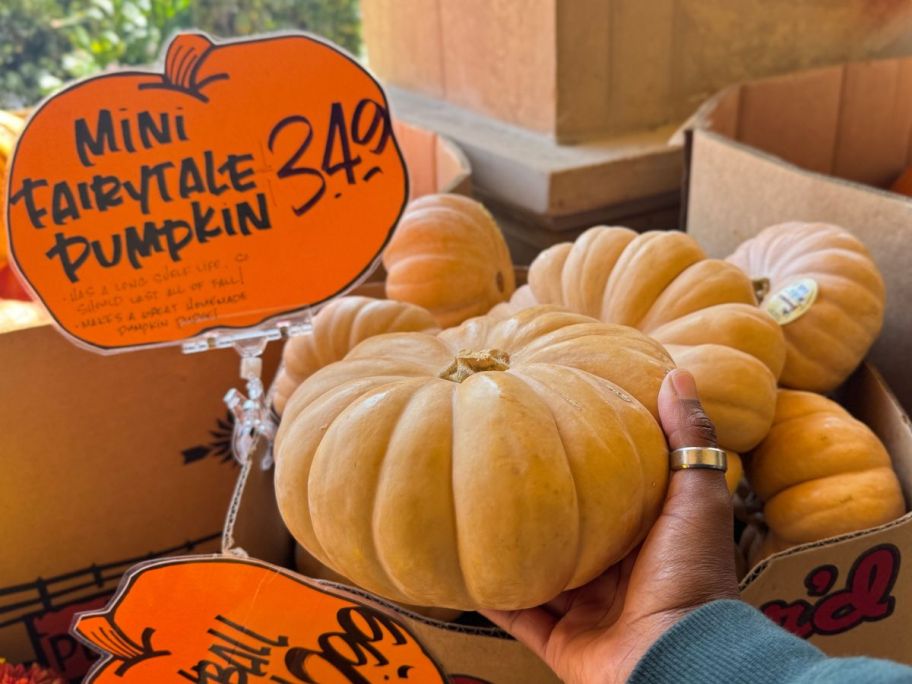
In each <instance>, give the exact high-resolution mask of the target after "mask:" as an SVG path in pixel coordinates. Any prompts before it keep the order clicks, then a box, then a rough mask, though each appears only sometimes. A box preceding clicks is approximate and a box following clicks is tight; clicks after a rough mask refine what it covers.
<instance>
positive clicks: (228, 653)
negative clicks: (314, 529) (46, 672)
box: [73, 557, 479, 684]
mask: <svg viewBox="0 0 912 684" xmlns="http://www.w3.org/2000/svg"><path fill="white" fill-rule="evenodd" d="M73 632H74V634H76V635H77V636H78V637H79V638H80V639H81V640H82V641H84V642H85V643H86V644H88V645H89V646H90V647H91V648H93V649H95V650H97V651H100V652H101V653H102V654H103V657H102V660H101V662H100V663H99V664H98V665H96V666H95V667H94V668H93V670H92V671H91V672H90V673H89V674H88V676H87V677H86V678H85V680H84V681H85V682H96V683H98V684H104V683H106V682H180V681H184V680H186V681H189V682H210V684H215V683H216V682H224V683H225V684H242V683H243V682H249V683H251V684H252V683H253V682H264V683H266V682H278V683H279V684H294V683H296V682H309V683H310V684H337V683H342V682H361V683H362V684H369V683H374V682H376V683H377V684H390V683H392V682H397V681H408V682H419V683H421V684H444V682H446V681H447V679H446V678H445V676H444V674H443V673H442V671H441V670H440V668H439V667H438V665H437V664H436V663H435V662H434V660H433V659H432V658H431V656H430V655H429V654H428V652H427V651H426V650H425V649H424V647H423V646H422V645H421V644H420V643H419V642H418V640H417V639H416V638H415V636H414V635H413V634H411V633H410V632H409V630H408V628H407V627H406V626H405V625H404V624H402V622H400V621H399V620H397V619H395V618H394V617H392V616H391V615H389V614H387V613H385V612H383V611H381V610H379V609H378V608H375V607H372V606H370V605H367V604H366V603H362V602H360V601H358V600H355V599H354V598H353V597H352V598H349V597H346V596H344V595H342V594H341V593H339V594H337V593H335V592H333V591H330V590H328V589H324V588H320V587H318V585H316V584H312V583H307V582H305V581H303V580H301V579H298V578H296V577H294V576H293V575H291V574H290V573H286V572H284V571H282V570H279V569H277V568H275V567H272V566H270V565H267V564H265V563H261V562H257V561H249V560H241V559H237V558H226V557H213V558H209V559H208V560H207V559H205V558H200V557H196V558H192V557H190V558H185V559H171V560H166V561H158V562H153V563H150V564H148V565H146V566H138V567H136V568H134V569H133V570H131V572H130V574H129V575H128V576H126V577H125V578H124V580H123V583H122V586H121V589H120V591H119V592H118V595H117V596H116V597H115V598H114V599H113V600H112V602H111V603H110V604H109V606H108V607H107V608H105V609H104V610H103V611H99V612H90V613H82V614H81V615H79V616H77V618H76V621H75V624H74V625H73ZM476 681H479V680H476Z"/></svg>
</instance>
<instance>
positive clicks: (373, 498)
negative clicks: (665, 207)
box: [275, 308, 674, 610]
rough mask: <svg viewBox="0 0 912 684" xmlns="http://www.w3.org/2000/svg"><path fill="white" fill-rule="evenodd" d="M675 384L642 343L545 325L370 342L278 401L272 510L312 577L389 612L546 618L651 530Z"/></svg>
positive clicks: (640, 338) (570, 316)
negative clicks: (666, 404) (662, 404)
mask: <svg viewBox="0 0 912 684" xmlns="http://www.w3.org/2000/svg"><path fill="white" fill-rule="evenodd" d="M673 367H674V364H673V363H672V361H671V359H670V358H669V357H668V355H667V354H666V352H665V351H664V350H663V349H662V347H661V346H660V345H659V344H658V343H657V342H655V341H653V340H651V339H650V338H648V337H646V336H645V335H643V334H641V333H639V332H637V331H636V330H633V329H631V328H627V327H623V326H615V325H607V324H604V323H600V322H598V321H596V320H593V319H591V318H589V317H586V316H582V315H579V314H574V313H569V312H566V311H555V310H552V309H549V308H545V309H538V308H531V309H525V310H524V311H521V312H519V313H518V314H516V315H514V316H511V317H510V318H506V319H495V318H489V317H484V316H482V317H478V318H473V319H471V320H470V321H467V322H466V323H464V324H463V325H462V326H460V327H458V328H452V329H449V330H445V331H444V332H442V333H440V335H438V336H435V335H429V334H423V333H394V334H389V335H380V336H377V337H371V338H369V339H367V340H365V341H364V342H362V343H361V344H360V345H358V346H357V347H355V348H354V349H353V350H352V351H351V352H349V354H348V355H347V356H346V357H345V359H344V360H342V361H340V362H338V363H335V364H332V365H329V366H326V367H324V368H322V369H321V370H319V371H317V372H316V373H314V374H313V375H312V376H310V377H309V378H308V379H307V380H305V381H304V383H303V384H302V385H301V386H300V387H299V388H298V390H297V391H296V392H295V394H294V396H293V397H292V398H291V400H290V401H289V402H288V405H287V406H286V408H285V413H284V415H283V417H282V422H281V425H280V428H279V432H278V435H277V437H276V475H275V478H276V480H275V481H276V497H277V500H278V504H279V509H280V511H281V513H282V516H283V518H284V520H285V523H286V525H287V526H288V528H289V530H290V531H291V532H292V534H293V535H294V537H295V538H296V539H297V540H298V542H299V543H300V544H301V545H302V546H303V547H305V548H306V549H307V551H308V552H309V553H311V554H312V555H313V556H314V557H315V558H317V559H318V560H319V561H320V562H321V563H323V564H324V565H327V566H329V567H330V568H332V569H333V570H335V571H336V572H339V573H340V574H342V575H344V576H345V577H348V578H350V580H351V581H352V582H354V583H355V584H357V585H358V586H361V587H363V588H365V589H367V590H368V591H371V592H374V593H376V594H379V595H381V596H385V597H387V598H389V599H391V600H394V601H397V602H401V603H408V604H415V605H431V606H441V607H448V608H457V609H462V610H477V609H483V608H492V609H517V608H523V607H529V606H534V605H539V604H541V603H543V602H545V601H547V600H549V599H551V598H553V597H554V596H556V595H557V594H558V593H560V592H561V591H563V590H565V589H570V588H573V587H577V586H580V585H582V584H585V583H586V582H588V581H590V580H591V579H593V578H594V577H596V576H598V575H599V574H600V573H602V572H603V571H604V570H605V569H606V568H608V567H609V566H611V565H613V564H614V563H616V562H618V561H619V560H621V559H622V558H623V557H624V556H625V555H627V553H629V551H630V550H631V549H632V548H633V547H634V546H635V545H636V544H637V543H639V542H640V541H641V540H642V539H643V537H644V536H645V534H646V532H647V531H648V530H649V528H650V527H651V525H652V523H653V521H654V520H655V518H656V517H657V516H658V513H659V510H660V508H661V505H662V501H663V499H664V494H665V488H666V483H667V478H668V461H667V458H668V454H667V447H666V445H665V438H664V435H663V433H662V430H661V428H660V426H659V423H658V421H657V418H656V410H657V409H656V404H657V397H658V392H659V387H660V386H661V383H662V380H663V378H664V376H665V375H666V373H667V372H668V371H669V370H670V369H671V368H673Z"/></svg>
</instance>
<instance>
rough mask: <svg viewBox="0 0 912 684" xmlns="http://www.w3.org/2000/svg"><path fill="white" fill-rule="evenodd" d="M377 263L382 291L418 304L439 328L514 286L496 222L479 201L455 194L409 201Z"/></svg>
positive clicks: (482, 308) (484, 307)
mask: <svg viewBox="0 0 912 684" xmlns="http://www.w3.org/2000/svg"><path fill="white" fill-rule="evenodd" d="M383 266H384V267H385V268H386V271H387V277H386V295H387V297H389V298H390V299H396V300H399V301H403V302H411V303H412V304H417V305H419V306H422V307H424V308H425V309H427V310H428V311H430V312H431V314H433V316H434V318H435V319H436V320H437V322H438V323H439V324H440V326H441V327H443V328H446V327H450V326H454V325H458V324H459V323H462V322H463V321H464V320H466V319H468V318H471V317H472V316H480V315H482V314H485V313H487V312H488V311H489V310H490V309H491V307H493V306H494V305H495V304H497V303H499V302H502V301H506V300H507V299H509V298H510V296H511V295H512V294H513V291H514V290H515V289H516V280H515V276H514V273H513V265H512V263H511V260H510V252H509V250H508V249H507V243H506V242H505V241H504V238H503V234H502V233H501V232H500V228H498V226H497V223H496V222H495V221H494V219H493V217H492V216H491V214H490V213H489V212H488V211H487V210H486V209H485V208H484V206H482V205H481V204H480V203H479V202H476V201H475V200H472V199H469V198H467V197H462V196H461V195H448V194H441V195H426V196H424V197H422V198H420V199H417V200H415V201H414V202H412V203H411V204H409V206H408V208H407V209H406V211H405V213H404V214H403V215H402V219H401V220H400V221H399V225H398V227H397V228H396V232H395V233H394V234H393V237H392V239H391V240H390V243H389V245H388V246H387V247H386V250H385V251H384V252H383Z"/></svg>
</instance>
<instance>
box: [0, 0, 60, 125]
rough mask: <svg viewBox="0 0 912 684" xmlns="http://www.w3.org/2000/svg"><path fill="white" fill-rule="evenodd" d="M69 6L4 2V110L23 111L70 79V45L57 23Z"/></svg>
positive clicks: (0, 48)
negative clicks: (66, 61)
mask: <svg viewBox="0 0 912 684" xmlns="http://www.w3.org/2000/svg"><path fill="white" fill-rule="evenodd" d="M68 5H69V3H68V2H60V1H55V0H0V107H3V108H6V109H11V108H17V107H22V106H24V105H27V104H31V103H33V102H34V101H35V100H37V99H39V98H40V97H41V95H42V93H44V92H46V91H47V90H51V89H53V88H56V87H58V86H59V85H60V84H61V82H62V81H64V80H66V79H67V78H68V77H69V73H68V72H67V70H66V69H65V67H64V66H63V60H64V57H65V56H66V55H67V53H68V52H69V50H70V49H71V48H70V43H69V41H68V40H67V38H66V36H64V35H63V34H62V33H61V32H60V31H59V30H58V29H57V28H55V25H56V22H59V20H60V18H61V17H63V16H65V15H66V12H67V10H68Z"/></svg>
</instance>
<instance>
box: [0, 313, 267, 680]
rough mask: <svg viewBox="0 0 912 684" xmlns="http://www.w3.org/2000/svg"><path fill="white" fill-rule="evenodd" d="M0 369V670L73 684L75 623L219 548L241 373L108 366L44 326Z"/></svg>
mask: <svg viewBox="0 0 912 684" xmlns="http://www.w3.org/2000/svg"><path fill="white" fill-rule="evenodd" d="M278 354H279V350H278V349H277V348H276V349H270V350H269V351H268V355H267V358H266V363H265V372H266V373H267V375H266V376H265V377H272V374H273V373H274V372H275V368H276V366H277V364H278ZM0 359H2V364H3V375H2V380H0V407H2V409H0V465H2V468H3V477H2V483H3V485H2V486H3V494H2V496H0V656H2V657H4V658H7V659H8V660H10V661H12V662H17V661H28V660H34V659H37V660H39V661H41V662H44V663H47V664H49V665H51V666H53V667H55V668H56V669H58V670H59V671H60V672H61V673H64V674H65V675H66V676H67V677H71V678H76V677H79V676H81V675H82V674H83V673H84V672H85V670H86V669H87V668H88V665H89V663H90V660H92V659H94V658H93V657H92V655H91V654H90V653H89V652H88V651H87V650H86V649H85V648H84V647H82V646H81V645H79V644H78V643H77V642H76V640H75V639H74V638H73V637H72V636H71V635H70V634H69V633H68V630H69V627H70V621H71V618H72V615H73V613H74V612H77V611H80V610H88V609H90V608H93V607H99V606H102V605H104V604H105V602H106V601H107V599H108V598H109V597H110V595H111V593H112V592H113V591H114V589H115V588H116V587H117V585H118V582H119V581H120V577H121V574H122V573H123V572H124V571H125V570H127V569H128V568H129V567H130V566H132V565H134V564H135V563H137V562H139V561H141V560H144V559H148V558H152V557H156V556H161V555H173V554H186V553H212V552H217V551H218V550H219V549H220V548H221V531H222V525H223V523H224V519H225V510H226V507H227V505H228V502H229V500H230V497H231V492H232V490H233V488H234V483H235V480H236V479H237V474H238V468H237V467H236V465H235V462H234V460H233V458H232V455H231V451H230V438H231V429H232V423H231V419H230V417H229V416H228V414H227V412H226V409H225V405H224V404H223V403H222V396H223V395H224V394H225V392H226V391H227V390H228V389H230V388H231V387H241V386H242V384H241V382H240V380H239V379H238V369H239V359H238V355H237V354H235V353H234V352H233V351H221V352H210V353H206V354H197V355H192V356H184V355H182V354H181V352H180V350H179V349H177V348H171V349H155V350H151V351H144V352H142V353H138V354H127V355H119V356H110V357H102V356H99V355H97V354H94V353H92V352H88V351H85V350H83V349H79V348H77V347H75V346H73V345H72V344H71V343H70V342H68V341H67V340H66V339H64V338H63V337H62V336H61V335H60V333H58V332H57V330H56V329H54V328H53V327H51V326H49V325H43V326H40V327H36V328H30V329H26V330H18V331H15V332H8V333H2V334H0Z"/></svg>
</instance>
